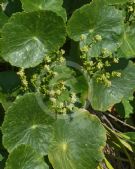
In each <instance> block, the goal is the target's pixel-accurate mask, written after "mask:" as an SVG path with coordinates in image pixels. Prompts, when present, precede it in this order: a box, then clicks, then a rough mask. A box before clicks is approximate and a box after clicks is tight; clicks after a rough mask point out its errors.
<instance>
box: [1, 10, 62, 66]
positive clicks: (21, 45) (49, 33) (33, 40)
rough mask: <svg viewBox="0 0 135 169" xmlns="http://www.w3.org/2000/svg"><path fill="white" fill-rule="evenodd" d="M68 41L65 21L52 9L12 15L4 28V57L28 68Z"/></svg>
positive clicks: (2, 45)
mask: <svg viewBox="0 0 135 169" xmlns="http://www.w3.org/2000/svg"><path fill="white" fill-rule="evenodd" d="M64 41H65V24H64V21H63V19H62V18H61V17H59V16H57V15H56V14H55V13H53V12H51V11H35V12H30V13H17V14H15V15H13V16H12V17H11V18H10V19H9V22H8V23H7V24H5V26H4V28H3V30H2V43H1V47H2V57H3V58H4V59H5V60H6V61H8V62H10V63H11V64H12V65H14V66H18V67H23V68H29V67H34V66H36V65H38V64H39V63H41V62H42V60H43V58H44V56H45V55H46V54H47V53H49V52H51V51H55V50H58V49H59V48H60V47H61V46H62V45H63V43H64Z"/></svg>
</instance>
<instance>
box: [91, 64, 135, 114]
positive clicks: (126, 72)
mask: <svg viewBox="0 0 135 169" xmlns="http://www.w3.org/2000/svg"><path fill="white" fill-rule="evenodd" d="M119 72H121V77H117V78H112V79H111V83H112V84H111V86H110V87H106V86H105V85H104V84H102V83H99V82H97V81H96V79H95V78H93V80H92V81H91V82H90V90H89V91H90V93H89V97H90V102H91V105H92V107H93V109H96V110H100V111H106V110H108V109H110V108H111V107H112V106H113V105H114V104H116V103H119V102H121V100H122V99H123V98H124V97H128V95H129V94H131V92H132V93H133V91H134V89H135V73H134V72H135V65H133V64H132V63H131V62H130V63H129V64H128V66H127V67H126V68H124V69H123V70H120V71H119Z"/></svg>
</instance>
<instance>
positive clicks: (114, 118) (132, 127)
mask: <svg viewBox="0 0 135 169" xmlns="http://www.w3.org/2000/svg"><path fill="white" fill-rule="evenodd" d="M106 115H107V116H108V117H110V118H112V119H113V120H115V121H116V122H119V123H121V124H122V125H124V126H126V127H128V128H130V129H132V130H135V127H134V126H131V125H129V124H127V123H125V122H123V121H121V120H120V119H118V118H117V117H115V116H113V115H111V114H107V113H106Z"/></svg>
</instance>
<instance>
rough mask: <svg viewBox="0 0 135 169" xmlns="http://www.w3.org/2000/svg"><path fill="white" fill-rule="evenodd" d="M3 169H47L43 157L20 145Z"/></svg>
mask: <svg viewBox="0 0 135 169" xmlns="http://www.w3.org/2000/svg"><path fill="white" fill-rule="evenodd" d="M5 169H49V167H48V166H47V164H46V163H45V162H44V159H43V157H42V156H41V155H40V154H38V153H37V152H35V151H34V150H33V149H32V148H31V147H29V146H26V145H21V146H19V147H18V148H17V149H15V150H14V151H13V152H12V153H11V154H10V155H9V158H8V160H7V163H6V167H5Z"/></svg>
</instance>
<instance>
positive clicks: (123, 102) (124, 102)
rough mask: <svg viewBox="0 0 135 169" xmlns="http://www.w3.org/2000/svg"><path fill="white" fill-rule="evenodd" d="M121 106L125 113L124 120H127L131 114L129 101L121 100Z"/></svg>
mask: <svg viewBox="0 0 135 169" xmlns="http://www.w3.org/2000/svg"><path fill="white" fill-rule="evenodd" d="M122 104H123V106H124V111H125V118H129V117H130V115H131V114H133V113H134V112H133V107H132V105H131V103H130V101H129V100H127V99H123V100H122Z"/></svg>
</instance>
